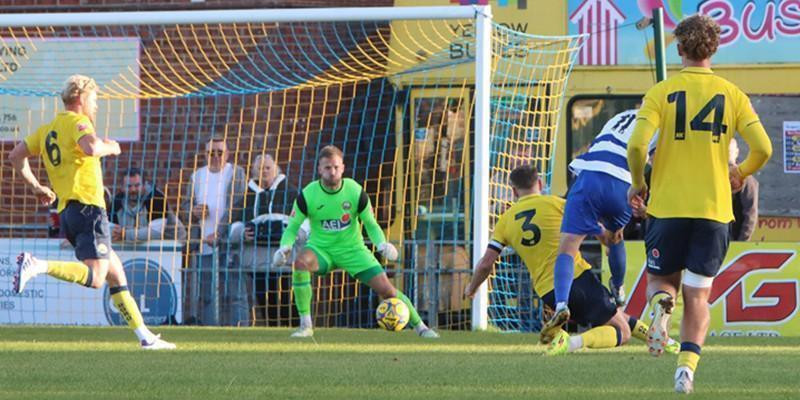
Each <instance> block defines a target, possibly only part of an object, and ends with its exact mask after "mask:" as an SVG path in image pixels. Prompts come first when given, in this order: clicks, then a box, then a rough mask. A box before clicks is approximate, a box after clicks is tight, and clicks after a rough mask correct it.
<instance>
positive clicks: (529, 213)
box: [514, 208, 542, 246]
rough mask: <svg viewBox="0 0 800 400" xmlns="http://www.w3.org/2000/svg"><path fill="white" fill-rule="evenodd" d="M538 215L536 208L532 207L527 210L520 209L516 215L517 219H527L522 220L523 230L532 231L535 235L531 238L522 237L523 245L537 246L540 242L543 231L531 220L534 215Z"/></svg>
mask: <svg viewBox="0 0 800 400" xmlns="http://www.w3.org/2000/svg"><path fill="white" fill-rule="evenodd" d="M534 215H536V209H535V208H534V209H530V210H525V211H520V212H518V213H517V215H515V216H514V219H515V220H520V219H523V218H524V219H525V221H523V222H522V231H523V232H530V233H532V234H533V237H532V238H530V239H526V238H522V240H521V241H520V243H521V244H522V245H523V246H535V245H536V243H539V240H540V239H541V238H542V231H541V230H540V229H539V227H538V226H537V225H536V224H534V223H532V222H531V219H532V218H533V216H534Z"/></svg>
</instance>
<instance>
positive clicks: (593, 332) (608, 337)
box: [580, 325, 621, 349]
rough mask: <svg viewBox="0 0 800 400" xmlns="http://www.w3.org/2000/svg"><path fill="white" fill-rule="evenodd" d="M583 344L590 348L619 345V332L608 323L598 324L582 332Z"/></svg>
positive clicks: (606, 347)
mask: <svg viewBox="0 0 800 400" xmlns="http://www.w3.org/2000/svg"><path fill="white" fill-rule="evenodd" d="M580 336H582V337H583V345H584V346H586V347H588V348H590V349H608V348H611V347H616V346H619V343H620V339H621V338H620V333H619V330H617V328H615V327H613V326H610V325H603V326H598V327H597V328H592V329H589V330H588V331H586V332H584V333H582V334H581V335H580Z"/></svg>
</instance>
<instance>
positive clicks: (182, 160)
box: [0, 0, 394, 237]
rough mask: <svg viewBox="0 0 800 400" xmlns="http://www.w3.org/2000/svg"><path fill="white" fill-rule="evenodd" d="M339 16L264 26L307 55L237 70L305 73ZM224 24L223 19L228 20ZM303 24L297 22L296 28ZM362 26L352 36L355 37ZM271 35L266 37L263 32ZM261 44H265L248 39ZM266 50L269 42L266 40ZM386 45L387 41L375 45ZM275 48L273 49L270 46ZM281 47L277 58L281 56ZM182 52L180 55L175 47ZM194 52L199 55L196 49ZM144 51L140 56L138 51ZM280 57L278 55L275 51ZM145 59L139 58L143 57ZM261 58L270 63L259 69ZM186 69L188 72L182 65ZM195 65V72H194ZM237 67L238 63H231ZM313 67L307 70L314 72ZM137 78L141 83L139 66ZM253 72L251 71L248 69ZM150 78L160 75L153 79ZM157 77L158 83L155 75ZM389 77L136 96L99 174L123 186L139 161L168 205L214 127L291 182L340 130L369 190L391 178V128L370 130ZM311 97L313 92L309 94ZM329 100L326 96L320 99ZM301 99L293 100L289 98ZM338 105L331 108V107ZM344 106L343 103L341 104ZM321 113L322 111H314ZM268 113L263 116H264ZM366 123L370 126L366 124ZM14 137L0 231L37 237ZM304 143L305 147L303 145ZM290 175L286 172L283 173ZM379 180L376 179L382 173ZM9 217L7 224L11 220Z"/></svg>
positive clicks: (26, 6)
mask: <svg viewBox="0 0 800 400" xmlns="http://www.w3.org/2000/svg"><path fill="white" fill-rule="evenodd" d="M2 4H3V10H4V11H7V12H86V11H120V10H166V9H220V8H254V7H265V8H266V7H272V8H279V7H287V8H288V7H320V6H325V7H334V6H358V7H360V6H390V5H392V1H385V0H372V1H358V0H353V1H334V0H331V1H311V0H305V1H302V0H298V1H247V0H241V1H206V2H203V3H191V2H189V1H186V0H184V1H145V2H141V1H120V0H116V1H115V0H105V1H103V0H94V1H92V0H80V1H77V0H76V1H66V0H51V1H45V0H6V1H4V2H2ZM345 28H346V27H345V26H344V25H338V28H329V29H328V30H315V29H313V28H312V29H309V30H308V31H307V32H306V33H303V34H300V33H299V32H290V31H287V29H291V28H290V27H289V25H282V26H280V27H275V26H272V27H267V28H266V29H267V30H269V31H270V32H267V33H268V36H269V37H270V38H275V37H278V36H276V35H274V34H275V33H276V32H280V35H281V36H280V37H281V42H280V44H281V45H282V46H284V48H285V49H288V50H289V51H293V54H298V53H296V51H297V50H303V51H305V52H306V54H308V55H309V57H310V59H300V58H298V59H297V60H295V62H293V63H292V62H285V63H284V62H280V63H279V62H276V60H269V59H268V60H261V61H256V62H253V63H250V64H249V65H247V66H244V67H240V68H242V69H244V70H247V69H249V70H251V72H252V70H254V69H262V70H267V71H269V72H270V73H271V74H272V75H275V76H292V75H293V74H298V75H302V74H304V73H306V74H308V73H309V71H308V70H309V69H311V66H312V65H313V64H315V63H318V62H320V61H321V60H320V59H319V58H318V57H317V56H315V54H316V51H314V50H315V48H320V47H322V46H323V45H322V43H321V39H322V37H323V36H325V35H328V36H330V35H331V34H332V33H333V34H341V35H342V36H343V37H346V36H345V35H346V34H348V33H349V32H345V31H342V32H332V31H331V30H330V29H334V30H335V29H340V30H341V29H345ZM165 29H167V32H166V35H163V34H162V33H161V32H160V31H157V32H156V33H155V34H152V35H151V34H150V33H151V32H149V31H148V32H145V34H144V35H142V36H143V51H147V49H148V46H150V47H151V48H152V46H153V45H155V44H156V42H158V41H161V42H158V44H159V45H161V46H167V43H166V40H165V39H164V37H166V36H169V35H171V34H174V32H170V31H169V30H170V29H174V28H165ZM228 29H230V28H228ZM137 30H138V28H136V27H126V28H113V29H110V30H107V31H102V32H104V33H101V35H103V34H105V35H120V34H123V35H125V34H131V33H133V31H137ZM304 32H305V30H304ZM75 33H78V32H77V31H76V30H75V29H73V30H55V31H54V32H53V33H52V35H55V36H71V35H74V34H75ZM368 34H369V32H366V33H363V34H361V37H356V38H355V39H356V40H362V39H363V37H364V36H365V35H368ZM269 40H273V39H269ZM259 45H260V46H263V44H261V43H260V44H258V45H253V46H259ZM272 49H274V47H273V48H272ZM378 51H385V49H382V50H378ZM273 54H274V53H273ZM287 54H288V53H286V54H283V55H279V56H278V57H277V58H287V59H288V56H287ZM182 56H188V55H185V54H184V55H182ZM194 56H195V57H196V58H198V59H199V54H194ZM176 57H178V56H177V55H170V54H167V55H166V57H162V58H159V59H158V60H159V61H158V63H159V65H154V64H145V65H143V69H144V70H147V72H150V73H151V74H152V75H153V76H159V74H158V71H159V70H160V71H168V70H169V68H168V67H167V66H166V64H165V63H166V62H170V61H172V62H175V61H176V60H177V58H176ZM143 60H145V58H143ZM223 61H224V62H226V63H234V60H232V59H230V58H228V59H225V58H223V60H215V61H212V63H217V64H219V63H222V62H223ZM282 61H284V60H282ZM143 62H144V61H143ZM267 67H269V68H267ZM189 72H191V71H188V72H186V74H188V73H189ZM194 72H196V71H194ZM238 72H239V73H240V75H242V76H244V75H246V74H244V72H246V71H238ZM312 72H313V71H312ZM181 74H184V72H181V71H178V72H176V73H175V74H174V76H170V77H171V78H172V79H175V80H178V79H179V78H180V76H178V75H181ZM142 76H143V83H147V84H150V85H155V84H156V83H157V82H148V81H147V78H146V76H145V74H142ZM256 76H257V75H256ZM153 79H155V80H158V78H153ZM161 83H163V82H161ZM393 94H394V93H393V90H392V88H391V85H389V84H388V83H387V82H386V81H383V80H377V81H373V82H370V83H367V82H362V83H359V84H345V85H343V86H332V87H330V88H329V89H328V90H327V91H322V90H320V89H317V90H316V91H312V90H311V89H303V90H288V91H280V92H273V93H272V94H269V93H260V94H246V95H241V94H237V95H219V96H206V97H193V98H164V99H142V100H141V101H140V140H139V141H136V142H132V143H125V144H123V146H122V147H123V154H122V155H121V156H120V157H117V158H108V159H105V160H104V168H105V173H106V176H105V182H106V185H107V186H108V187H109V188H110V189H112V191H113V190H114V189H116V188H117V187H118V185H121V173H122V171H124V170H125V169H126V168H128V167H129V166H140V167H142V168H143V169H144V170H145V175H146V180H148V181H151V182H153V183H154V184H155V185H156V186H157V187H159V188H161V189H162V190H165V192H167V193H168V196H169V197H170V198H171V200H172V202H173V203H174V204H177V201H178V199H177V196H178V193H179V192H180V190H181V185H183V184H185V182H187V180H188V177H189V175H190V173H191V171H192V170H194V168H195V167H196V166H197V165H202V164H203V157H202V150H203V143H204V142H205V141H206V140H207V139H208V137H210V136H211V135H212V134H222V133H223V132H228V133H227V134H228V136H229V146H230V147H231V150H233V152H234V154H235V156H234V158H233V159H232V160H231V161H234V162H236V163H238V164H239V165H242V166H245V167H246V166H247V165H249V160H250V159H251V158H252V155H253V154H252V152H253V151H259V152H260V151H261V150H262V149H267V150H266V151H268V152H269V151H270V149H273V148H275V146H277V147H278V148H280V149H281V151H280V152H279V153H278V161H279V164H280V165H281V166H282V167H283V168H284V169H285V170H287V171H288V172H289V173H291V174H292V175H293V177H294V179H292V181H293V182H294V183H295V184H296V185H298V186H301V185H302V183H304V182H307V181H308V179H309V178H310V176H311V174H312V173H313V157H314V151H315V148H316V147H317V146H318V145H324V144H328V143H331V142H333V143H336V144H338V145H340V146H341V145H342V144H343V142H344V140H345V137H346V138H347V146H345V147H346V148H345V151H346V160H345V162H346V163H347V165H348V167H355V168H354V169H351V171H350V174H349V175H350V176H353V177H355V178H356V179H358V180H360V181H367V182H368V185H369V186H370V187H369V189H370V190H371V191H373V192H374V191H375V190H376V189H377V187H378V186H379V185H385V184H389V182H388V178H385V177H384V178H381V177H379V176H378V172H379V171H381V170H384V171H386V172H385V174H388V173H389V171H391V166H390V165H389V163H390V162H391V160H390V159H389V158H390V157H391V156H393V154H392V153H391V152H385V151H373V149H378V150H386V149H391V148H392V146H393V135H378V136H377V137H376V136H375V135H374V133H375V132H377V133H381V132H388V128H389V127H391V125H392V124H393V122H392V121H391V109H392V107H393V104H392V102H391V96H392V95H393ZM312 96H313V99H314V101H313V102H312V101H311V100H312ZM326 100H327V101H326ZM295 104H299V106H295ZM337 106H338V107H340V108H339V110H340V112H339V113H337V112H336V107H337ZM345 110H346V112H345ZM322 115H325V117H322ZM267 116H269V117H267ZM373 130H374V131H373ZM13 145H14V144H13V143H3V144H2V145H0V150H2V154H1V155H0V161H2V163H3V164H2V167H1V168H0V178H2V181H3V183H4V184H3V185H2V187H1V188H0V225H2V226H5V229H0V237H9V236H15V237H18V236H21V235H26V236H39V237H41V236H43V235H44V234H45V232H46V229H45V228H44V227H46V225H47V224H48V212H47V207H40V206H39V205H37V204H35V199H34V198H33V197H32V196H31V195H30V194H29V192H28V191H27V190H26V189H25V188H24V187H23V186H22V184H21V182H22V181H21V178H19V177H16V178H15V179H12V178H14V177H13V171H12V169H11V168H10V165H9V164H8V163H7V161H6V154H7V152H8V151H9V150H10V149H11V148H12V147H13ZM309 150H311V154H309ZM32 167H33V168H34V170H35V171H36V173H37V176H38V177H40V179H42V180H45V175H46V174H45V172H44V170H43V169H42V168H41V166H40V165H39V162H38V161H33V162H32ZM290 178H292V176H290ZM381 179H382V180H381ZM11 226H13V227H14V228H12V227H11ZM20 226H31V227H32V228H35V227H40V228H38V229H31V230H21V229H20Z"/></svg>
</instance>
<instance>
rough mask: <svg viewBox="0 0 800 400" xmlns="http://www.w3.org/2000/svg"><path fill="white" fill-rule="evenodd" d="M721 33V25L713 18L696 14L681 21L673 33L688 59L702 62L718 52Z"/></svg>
mask: <svg viewBox="0 0 800 400" xmlns="http://www.w3.org/2000/svg"><path fill="white" fill-rule="evenodd" d="M720 31H721V30H720V27H719V24H717V22H716V21H714V20H713V19H712V18H711V17H709V16H708V15H700V14H695V15H692V16H691V17H689V18H686V19H684V20H683V21H681V22H680V23H679V24H678V26H677V27H675V31H674V32H672V33H673V34H674V35H675V38H677V39H678V43H679V44H680V45H681V49H682V50H683V54H684V55H686V58H688V59H690V60H693V61H702V60H705V59H707V58H711V56H713V55H714V53H716V52H717V48H718V47H719V34H720Z"/></svg>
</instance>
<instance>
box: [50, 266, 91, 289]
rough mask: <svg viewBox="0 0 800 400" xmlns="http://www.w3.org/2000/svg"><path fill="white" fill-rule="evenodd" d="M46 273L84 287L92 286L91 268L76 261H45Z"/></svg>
mask: <svg viewBox="0 0 800 400" xmlns="http://www.w3.org/2000/svg"><path fill="white" fill-rule="evenodd" d="M47 275H50V276H52V277H53V278H56V279H60V280H62V281H66V282H73V283H78V284H81V285H83V286H86V287H91V286H92V270H91V269H89V267H88V266H86V264H84V263H82V262H78V261H47Z"/></svg>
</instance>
